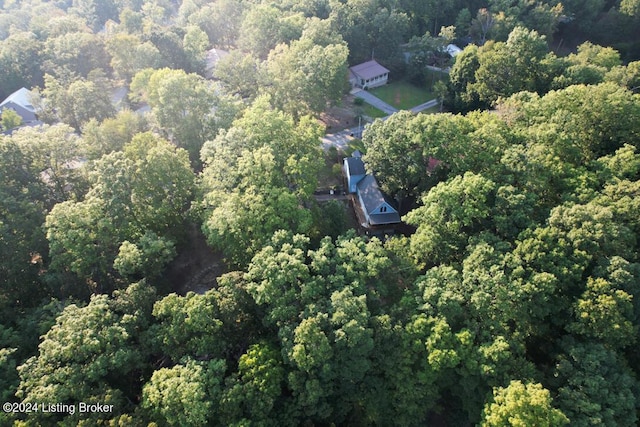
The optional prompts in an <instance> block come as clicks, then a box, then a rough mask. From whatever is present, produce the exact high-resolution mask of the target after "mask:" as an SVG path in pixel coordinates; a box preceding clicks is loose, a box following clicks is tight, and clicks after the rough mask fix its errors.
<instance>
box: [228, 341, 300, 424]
mask: <svg viewBox="0 0 640 427" xmlns="http://www.w3.org/2000/svg"><path fill="white" fill-rule="evenodd" d="M285 372H286V371H285V369H284V367H283V366H282V360H281V356H280V354H279V352H278V349H277V348H275V347H274V346H272V345H269V344H267V343H258V344H254V345H252V346H251V347H249V349H247V351H246V352H245V353H244V354H243V355H242V356H240V359H239V360H238V371H237V372H236V373H234V374H233V375H232V376H230V377H228V378H227V381H226V386H225V390H224V392H223V394H222V396H221V399H220V407H221V412H222V414H221V417H220V421H221V422H223V423H225V424H228V425H231V424H236V423H238V424H240V423H244V422H252V423H254V422H255V423H262V424H265V425H268V424H270V423H273V422H274V421H275V420H276V419H279V418H281V415H282V414H280V413H277V412H276V410H280V411H281V410H282V408H281V407H278V405H277V403H279V401H280V400H281V399H282V393H283V385H284V382H285ZM282 422H285V423H286V422H287V421H285V420H282ZM288 422H291V420H288Z"/></svg>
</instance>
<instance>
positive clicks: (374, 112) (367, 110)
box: [362, 104, 387, 119]
mask: <svg viewBox="0 0 640 427" xmlns="http://www.w3.org/2000/svg"><path fill="white" fill-rule="evenodd" d="M362 113H363V114H364V115H365V116H369V117H371V118H373V119H377V118H379V117H384V116H386V115H387V113H385V112H384V111H382V110H378V109H377V108H376V107H374V106H372V105H369V104H364V105H363V106H362Z"/></svg>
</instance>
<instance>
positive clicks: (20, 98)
mask: <svg viewBox="0 0 640 427" xmlns="http://www.w3.org/2000/svg"><path fill="white" fill-rule="evenodd" d="M6 109H10V110H13V111H15V112H16V113H18V115H19V116H20V117H21V118H22V123H23V124H28V123H32V122H35V121H37V120H38V119H37V117H36V109H35V108H34V106H33V105H31V91H29V89H27V88H24V87H23V88H20V89H18V90H17V91H15V92H13V93H12V94H11V95H9V96H8V97H7V98H6V99H5V100H4V101H2V102H1V103H0V113H1V112H2V111H4V110H6Z"/></svg>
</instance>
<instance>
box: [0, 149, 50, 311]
mask: <svg viewBox="0 0 640 427" xmlns="http://www.w3.org/2000/svg"><path fill="white" fill-rule="evenodd" d="M40 173H41V169H39V168H38V167H37V166H36V165H35V162H34V161H33V158H32V156H31V154H30V153H29V151H26V150H23V149H22V148H21V147H20V145H19V144H17V143H16V142H14V141H13V140H12V139H10V138H5V137H0V198H1V199H2V201H3V202H2V204H0V260H1V261H0V309H4V308H5V307H9V306H13V307H19V306H23V305H31V304H33V303H34V302H36V303H37V301H34V300H35V299H37V298H35V297H36V296H37V295H38V293H37V292H35V291H34V289H35V288H36V286H37V285H38V283H39V280H38V277H39V271H40V268H41V264H39V262H40V261H42V259H43V257H44V256H46V253H47V245H46V239H45V236H44V232H43V230H42V228H41V225H42V223H43V222H44V217H45V213H46V209H47V206H48V188H47V187H46V185H45V184H44V183H43V182H42V180H41V179H40Z"/></svg>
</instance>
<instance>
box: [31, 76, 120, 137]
mask: <svg viewBox="0 0 640 427" xmlns="http://www.w3.org/2000/svg"><path fill="white" fill-rule="evenodd" d="M42 95H44V97H45V101H44V111H43V113H44V114H43V115H44V119H45V121H47V122H55V121H58V120H59V121H62V122H64V123H67V124H68V125H71V126H72V127H73V128H74V129H76V130H80V129H81V128H82V127H83V126H84V125H85V124H86V123H87V122H88V121H89V120H91V119H96V120H98V121H102V120H104V119H106V118H108V117H111V116H113V114H114V113H115V110H114V108H113V105H112V104H111V96H110V85H109V82H108V81H107V79H106V77H105V75H104V74H103V73H102V72H100V71H94V72H91V73H90V74H89V77H88V78H87V80H84V79H79V80H75V81H73V82H70V83H68V84H66V83H65V82H64V81H61V80H57V79H56V78H54V77H52V76H50V75H48V74H47V75H45V88H44V90H43V91H42Z"/></svg>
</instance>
